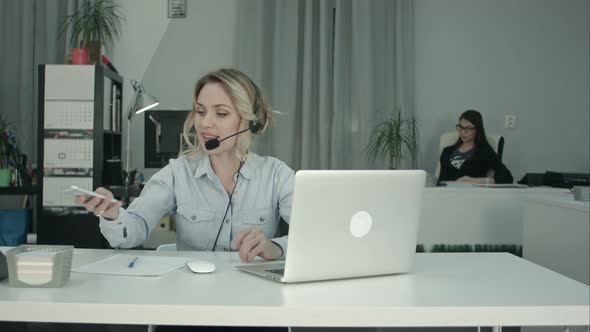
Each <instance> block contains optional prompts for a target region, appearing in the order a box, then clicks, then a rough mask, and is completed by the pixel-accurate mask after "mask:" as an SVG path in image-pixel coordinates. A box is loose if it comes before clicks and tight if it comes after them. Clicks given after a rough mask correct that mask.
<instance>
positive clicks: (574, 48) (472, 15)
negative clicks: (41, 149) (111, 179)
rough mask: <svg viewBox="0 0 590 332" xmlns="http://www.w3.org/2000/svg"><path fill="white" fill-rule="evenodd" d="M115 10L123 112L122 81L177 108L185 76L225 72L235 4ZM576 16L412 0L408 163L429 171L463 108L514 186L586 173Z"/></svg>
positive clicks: (139, 163) (148, 0) (498, 1)
mask: <svg viewBox="0 0 590 332" xmlns="http://www.w3.org/2000/svg"><path fill="white" fill-rule="evenodd" d="M119 3H120V4H121V6H122V7H123V11H124V13H125V15H126V18H127V23H126V24H125V25H124V31H123V37H122V39H121V40H120V41H119V42H118V43H117V44H116V45H115V48H114V52H110V54H112V55H111V57H112V60H113V62H114V63H115V65H116V66H117V68H118V69H119V71H120V72H121V73H122V75H123V76H124V77H125V79H126V84H125V91H124V92H125V101H124V104H125V106H127V105H128V103H129V100H130V99H131V96H132V95H133V91H132V89H131V87H130V85H129V83H128V80H129V79H130V78H133V79H136V80H141V81H142V82H143V84H144V85H145V87H146V88H147V89H148V90H149V91H150V92H151V93H152V94H154V95H155V96H157V97H158V98H159V99H160V101H161V105H160V106H159V107H158V108H159V109H188V108H190V96H191V90H192V88H193V85H194V83H195V81H196V79H197V78H198V77H199V76H200V75H202V74H203V73H204V72H206V71H208V70H210V69H213V68H218V67H221V66H229V65H232V57H233V53H234V45H235V29H236V26H235V24H236V17H237V14H238V13H237V0H225V1H215V0H199V1H194V0H191V1H187V11H188V15H187V18H185V19H168V18H167V7H166V6H167V1H160V0H144V1H142V0H125V1H123V0H119ZM588 13H589V8H588V1H587V0H563V1H561V0H519V1H512V0H495V1H488V0H445V1H437V0H417V1H415V16H416V17H415V20H416V25H415V28H416V29H415V39H416V41H415V43H416V66H415V67H416V115H417V117H418V119H419V120H420V123H421V127H422V132H421V136H420V149H421V152H420V154H419V166H420V167H422V168H425V169H426V170H428V171H433V170H434V168H435V163H436V160H437V158H438V156H439V152H438V138H439V136H440V134H441V133H442V132H443V131H447V130H453V129H454V125H455V123H456V121H457V117H458V116H459V114H460V113H461V112H462V111H464V110H465V109H468V108H474V109H478V110H480V111H481V112H482V113H483V115H484V120H485V124H486V128H487V130H488V132H489V133H493V134H502V135H504V137H505V138H506V147H505V156H504V160H505V162H506V163H507V164H508V166H509V167H510V169H511V170H512V171H513V174H514V175H515V178H520V177H521V176H522V175H523V174H524V173H525V172H527V171H528V172H542V171H545V170H549V169H551V170H562V171H577V172H588V171H589V168H590V165H589V164H590V161H589V158H590V157H589V152H588V151H589V139H590V138H589V131H590V128H589V122H590V118H589V114H590V101H589V93H588V91H589V89H590V84H589V76H590V73H589V70H590V69H589V64H588V62H589V61H588V59H589V56H590V55H589V50H588V48H589V38H590V36H589V29H590V28H589V23H588V22H589V18H588V15H589V14H588ZM208 31H209V32H208ZM504 115H516V116H517V127H516V128H515V129H504V128H503V121H504ZM143 121H144V118H143V115H139V116H137V117H136V118H134V121H133V124H132V140H131V142H132V146H133V147H134V150H133V153H132V154H131V157H132V165H133V166H134V167H136V168H139V169H140V170H143V135H144V133H143ZM155 171H156V170H155V169H148V170H146V171H145V174H146V175H147V176H150V175H152V174H153V173H155Z"/></svg>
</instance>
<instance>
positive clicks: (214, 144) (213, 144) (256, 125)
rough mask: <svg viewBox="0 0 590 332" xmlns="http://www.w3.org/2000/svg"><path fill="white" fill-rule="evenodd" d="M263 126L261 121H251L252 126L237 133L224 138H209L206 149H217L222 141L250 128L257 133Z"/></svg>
mask: <svg viewBox="0 0 590 332" xmlns="http://www.w3.org/2000/svg"><path fill="white" fill-rule="evenodd" d="M261 128H262V124H261V123H260V122H258V121H250V126H249V127H248V128H246V129H244V130H241V131H238V132H237V133H235V134H232V135H229V136H227V137H225V138H223V139H219V138H213V139H210V140H208V141H207V142H205V149H207V150H209V151H211V150H214V149H217V148H218V147H219V144H221V142H223V141H225V140H226V139H228V138H231V137H234V136H236V135H239V134H241V133H245V132H247V131H248V130H250V131H251V132H252V133H253V134H256V133H257V132H258V131H259V130H260V129H261Z"/></svg>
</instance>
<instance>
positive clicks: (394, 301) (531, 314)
mask: <svg viewBox="0 0 590 332" xmlns="http://www.w3.org/2000/svg"><path fill="white" fill-rule="evenodd" d="M4 249H6V248H4ZM120 252H122V251H120ZM113 253H114V251H112V250H87V249H76V250H75V254H74V262H73V263H74V265H75V266H77V265H79V264H84V263H87V262H91V261H95V260H97V259H100V258H103V257H106V256H108V255H112V254H113ZM133 253H134V254H138V255H171V256H185V257H194V258H202V259H208V260H211V261H214V262H215V264H216V265H217V270H216V271H215V272H214V273H212V274H205V275H198V274H193V273H192V272H190V271H189V270H188V269H187V268H186V267H184V268H181V269H179V270H176V271H174V272H172V273H169V274H167V275H165V276H163V277H124V276H103V275H90V274H78V273H73V274H72V275H71V279H70V281H69V282H68V283H67V284H66V286H64V287H63V288H54V289H48V288H11V287H8V280H4V281H1V282H0V321H35V322H66V323H101V324H159V325H164V324H168V325H243V326H246V325H252V326H351V327H373V326H374V327H380V326H391V327H396V326H527V325H529V326H535V325H559V326H565V325H569V326H574V325H589V324H590V315H589V313H590V309H589V308H590V307H589V301H590V299H589V297H590V294H589V288H588V286H587V285H584V284H582V283H579V282H577V281H574V280H572V279H569V278H567V277H564V276H562V275H559V274H557V273H555V272H552V271H550V270H548V269H545V268H543V267H540V266H538V265H535V264H533V263H530V262H528V261H526V260H523V259H520V258H518V257H516V256H513V255H510V254H506V253H468V254H457V253H455V254H417V257H416V263H415V267H414V272H413V273H411V274H405V275H393V276H382V277H372V278H361V279H349V280H338V281H327V282H326V281H325V282H315V283H304V284H288V285H284V284H279V283H276V282H273V281H270V280H266V279H263V278H260V277H257V276H254V275H249V274H246V273H243V272H239V271H236V270H235V269H234V266H235V265H237V264H240V262H239V259H238V256H237V254H236V253H224V252H221V253H205V252H166V253H164V252H154V251H133ZM140 259H141V258H140ZM351 259H357V258H351ZM358 259H370V257H363V258H358Z"/></svg>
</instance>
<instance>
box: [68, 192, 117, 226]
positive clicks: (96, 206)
mask: <svg viewBox="0 0 590 332" xmlns="http://www.w3.org/2000/svg"><path fill="white" fill-rule="evenodd" d="M95 192H96V193H98V194H101V195H103V196H104V197H105V198H104V199H103V198H99V197H92V196H76V203H78V204H82V205H84V208H86V210H87V211H89V212H91V213H94V215H96V216H98V217H103V218H106V219H117V218H118V217H119V208H120V207H121V206H122V205H123V202H121V201H117V202H116V203H111V199H112V198H113V193H112V192H110V191H109V190H107V189H105V188H102V187H100V188H97V189H96V190H95Z"/></svg>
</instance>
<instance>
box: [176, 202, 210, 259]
mask: <svg viewBox="0 0 590 332" xmlns="http://www.w3.org/2000/svg"><path fill="white" fill-rule="evenodd" d="M214 228H215V211H213V210H210V209H202V208H201V209H197V208H195V207H192V206H190V205H186V204H183V205H179V206H178V207H177V208H176V234H177V238H178V239H179V240H180V241H182V242H183V243H184V244H185V245H186V246H188V247H191V248H194V249H196V250H209V246H210V245H212V243H210V242H211V241H212V239H211V237H212V236H215V234H213V233H214ZM212 234H213V235H212Z"/></svg>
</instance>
